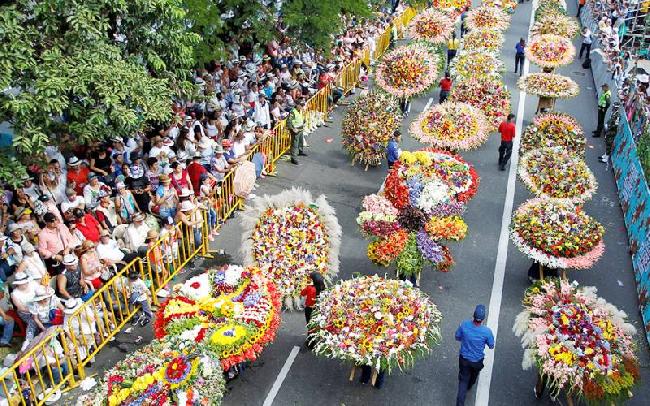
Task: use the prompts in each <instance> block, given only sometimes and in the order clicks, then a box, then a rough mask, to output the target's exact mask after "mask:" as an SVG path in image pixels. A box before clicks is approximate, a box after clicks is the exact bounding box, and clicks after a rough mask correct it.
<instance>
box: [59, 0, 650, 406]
mask: <svg viewBox="0 0 650 406" xmlns="http://www.w3.org/2000/svg"><path fill="white" fill-rule="evenodd" d="M575 7H576V6H575V5H574V4H573V3H572V4H570V5H569V13H570V14H573V15H575ZM531 8H532V6H531V2H527V3H524V4H520V5H519V7H518V8H517V10H516V12H515V14H514V16H513V18H512V24H511V26H510V28H509V30H508V31H507V32H506V42H505V45H504V51H503V59H504V61H505V62H506V65H507V68H508V70H507V72H506V73H505V75H504V80H505V83H506V84H507V86H508V88H509V89H510V90H511V91H512V106H513V107H512V108H513V112H515V113H517V106H518V103H519V97H520V93H519V91H518V90H517V89H516V80H517V78H518V75H515V74H514V73H512V69H513V63H514V61H513V59H514V45H515V43H516V42H517V41H518V40H519V38H520V37H524V38H525V37H526V36H527V32H528V25H529V21H530V12H531ZM574 44H575V45H577V46H578V47H579V45H580V44H579V41H578V40H576V41H575V42H574ZM537 70H538V69H537V68H536V67H534V66H531V71H537ZM559 73H561V74H564V75H567V76H570V77H572V78H573V79H574V80H576V81H577V83H578V84H579V85H580V87H581V93H580V96H578V97H577V98H575V99H571V100H566V101H562V100H561V101H558V103H557V105H556V110H557V111H563V112H567V113H570V114H572V115H574V116H575V117H577V118H578V120H579V121H580V122H581V123H582V125H583V126H584V128H585V132H586V133H587V134H588V135H589V134H590V133H591V131H592V130H593V129H594V128H595V124H596V95H595V91H594V88H593V87H594V84H593V79H592V77H591V73H590V72H589V71H585V70H583V69H582V68H581V67H580V63H579V62H574V63H573V64H572V65H570V66H567V67H564V68H562V69H560V70H559ZM429 98H433V103H436V102H437V100H438V91H437V90H434V91H433V92H432V93H431V94H427V95H424V96H422V97H419V98H417V99H415V100H413V103H412V112H411V115H410V116H409V117H407V118H406V119H405V120H404V122H403V125H402V131H403V134H408V126H409V124H410V122H411V120H413V119H414V118H415V117H417V114H418V113H419V112H421V111H422V110H423V109H424V107H425V105H426V104H427V102H428V100H429ZM536 105H537V99H536V98H534V97H530V96H529V97H526V99H525V104H524V111H523V120H524V121H523V125H524V127H525V126H526V125H527V124H528V122H529V121H530V120H531V119H532V117H533V115H534V112H535V109H536ZM342 113H343V109H342V108H339V109H337V110H336V111H335V112H334V114H333V118H334V122H333V123H332V124H331V127H330V128H325V127H323V128H321V129H319V130H318V131H317V132H316V133H314V134H312V135H310V136H309V137H308V142H309V143H310V145H311V147H310V148H309V149H308V150H307V152H308V153H309V156H308V157H306V158H303V159H301V161H300V163H301V165H300V166H293V165H291V164H288V163H286V162H280V163H279V166H278V175H279V176H278V177H276V178H266V179H264V180H262V181H260V182H258V188H257V190H256V191H255V193H256V194H258V195H261V194H265V193H266V194H274V193H278V192H280V191H282V190H284V189H286V188H290V187H292V186H298V187H302V188H305V189H308V190H310V191H311V192H312V193H313V194H316V195H317V194H325V195H326V196H327V198H328V200H329V202H330V204H331V205H332V206H333V207H334V208H335V209H336V212H337V215H338V219H339V222H340V224H341V226H342V228H343V240H342V246H341V252H340V260H341V266H340V273H339V276H338V277H339V278H340V279H348V278H350V277H351V276H352V274H353V273H360V274H363V275H371V274H375V273H377V274H381V275H383V274H389V275H392V274H393V272H394V269H393V268H380V267H377V266H375V265H374V264H372V263H371V262H370V261H369V260H368V258H367V256H366V247H367V241H366V240H365V239H364V238H363V237H362V236H361V234H360V232H359V231H358V228H357V225H356V222H355V219H356V216H357V214H358V212H359V211H360V205H361V200H362V199H363V197H364V196H365V195H368V194H371V193H374V192H376V191H377V189H378V188H379V186H380V184H381V182H382V181H383V178H384V176H385V174H386V166H385V165H383V166H380V167H377V168H370V169H369V170H368V171H367V172H366V171H364V170H363V167H360V166H359V165H357V166H354V167H353V166H351V165H350V158H349V157H348V156H347V154H346V153H345V151H344V150H343V149H342V146H341V141H340V123H341V115H342ZM520 113H521V112H520ZM518 135H519V134H518ZM601 140H602V138H601V139H592V138H591V137H589V138H588V139H587V145H588V148H587V153H586V159H587V162H588V164H589V166H590V167H591V169H592V170H593V171H594V174H595V175H596V177H597V179H598V182H599V188H598V192H597V194H596V195H595V196H594V198H593V200H592V201H590V202H588V203H587V204H586V205H585V209H586V211H587V212H588V213H589V214H590V215H592V216H594V217H595V218H596V219H598V220H599V221H600V222H601V223H602V224H603V225H604V226H605V228H606V234H605V243H606V247H607V248H606V251H605V255H604V257H603V258H602V259H601V260H600V261H599V262H598V263H597V264H596V265H595V266H594V267H593V269H591V270H588V271H581V272H572V273H570V278H572V279H575V280H577V281H578V282H580V284H582V285H594V286H596V287H598V289H599V294H600V295H601V296H602V297H604V298H605V299H607V300H608V301H610V302H611V303H613V304H615V305H616V306H618V307H619V308H621V309H624V310H625V311H626V312H627V313H628V314H629V316H630V321H631V322H632V323H633V324H634V325H635V326H637V328H639V329H642V323H641V318H640V315H639V312H638V309H637V300H636V291H635V289H636V288H635V285H634V276H633V271H632V265H631V260H630V257H629V252H628V244H627V237H626V234H625V228H624V223H623V218H622V213H621V209H620V207H619V205H618V199H617V197H616V186H615V184H614V179H613V175H612V172H611V170H608V169H607V168H606V166H605V165H604V164H601V163H599V162H598V161H597V157H598V156H599V155H601V154H603V153H604V145H603V142H602V141H601ZM498 145H499V137H498V135H497V134H493V135H492V136H491V138H490V139H489V141H488V142H487V143H486V144H485V145H483V146H482V147H481V148H480V149H478V150H476V151H472V152H468V153H464V154H462V155H463V156H464V157H465V159H466V160H468V161H469V162H471V163H472V164H473V165H474V166H475V167H476V170H477V171H478V173H479V175H480V176H481V183H480V187H479V190H478V193H477V195H476V196H475V197H474V199H473V200H472V201H471V202H470V203H469V206H468V210H467V211H466V213H465V215H464V219H465V221H466V223H467V224H468V226H469V233H468V236H467V237H466V238H465V240H463V241H460V242H458V243H449V244H448V246H449V247H450V248H451V250H452V252H453V255H454V259H455V261H456V265H455V267H454V269H453V270H452V272H450V273H437V272H425V273H424V274H423V275H422V280H421V288H422V289H423V290H424V291H425V292H427V293H428V294H430V295H431V298H432V300H433V301H434V302H435V303H436V305H437V306H438V307H439V309H440V310H441V312H442V314H443V317H444V319H443V324H442V331H443V342H442V344H441V345H440V346H438V347H436V348H435V349H434V350H433V352H432V353H431V355H430V356H429V357H428V358H426V359H424V360H421V361H419V362H418V363H417V364H416V366H415V368H414V369H412V370H410V371H407V372H403V373H399V372H397V373H394V374H393V375H390V376H389V377H387V379H386V382H385V385H384V387H383V388H382V389H381V390H376V389H374V388H372V387H368V386H362V385H360V384H359V383H358V382H354V383H350V382H348V376H349V372H350V369H349V366H346V365H343V364H341V363H339V362H338V361H335V360H328V359H323V358H319V357H317V356H315V355H314V354H312V353H310V352H309V351H307V350H306V349H304V348H302V344H303V342H304V340H305V325H304V316H303V314H302V313H300V312H284V313H283V315H282V317H283V318H282V325H281V328H280V330H279V332H278V335H277V339H276V340H275V342H274V343H273V344H272V345H270V346H269V347H267V348H266V350H265V351H264V353H263V354H262V356H261V357H260V358H259V360H258V361H257V362H255V363H254V364H253V365H252V366H251V367H250V368H249V369H248V370H246V371H245V372H244V373H243V374H242V375H241V376H240V377H239V378H238V379H236V380H235V381H232V382H230V383H229V384H228V390H229V392H228V394H227V395H226V396H225V398H224V401H223V404H224V405H226V406H249V405H250V406H259V405H262V404H264V402H265V399H267V396H268V394H269V392H270V391H271V390H272V387H273V386H274V383H276V379H278V376H279V375H280V374H281V370H282V369H283V365H284V364H285V361H286V360H287V358H288V357H289V354H290V353H291V351H292V349H293V348H294V347H296V346H297V347H300V351H299V352H298V354H297V356H296V357H295V360H294V362H293V363H292V364H291V366H290V369H289V370H288V371H287V373H286V377H285V379H284V381H283V382H282V385H281V386H280V388H279V390H278V391H277V395H276V397H275V400H274V402H273V405H275V406H289V405H310V406H317V405H347V406H353V405H453V404H454V403H455V397H456V388H457V372H458V361H457V358H458V347H459V346H458V343H456V342H455V341H454V337H453V334H454V331H455V329H456V327H457V326H458V324H459V323H460V322H461V321H462V320H464V319H467V318H469V317H470V316H471V314H472V311H473V309H474V306H475V305H476V304H478V303H483V304H485V305H488V304H489V303H490V299H491V292H492V287H493V279H494V278H493V274H494V270H495V263H496V260H497V245H498V240H499V235H500V233H501V222H502V215H503V211H504V202H505V199H506V183H507V177H508V173H509V172H507V171H506V172H501V171H499V170H498V166H497V148H498ZM422 146H423V145H422V144H420V143H418V142H417V141H415V140H414V139H412V138H411V137H410V136H408V135H405V136H404V137H403V141H402V148H403V149H406V150H415V149H418V148H420V147H422ZM530 197H531V196H530V195H529V193H528V191H527V190H526V188H525V187H524V185H523V184H522V183H521V182H519V181H518V180H517V182H516V189H515V195H514V208H515V209H516V208H517V207H518V206H519V204H521V202H523V201H524V200H526V199H528V198H530ZM240 243H241V227H240V224H239V221H238V219H237V217H236V216H235V219H233V220H229V221H228V222H227V223H226V224H225V225H224V227H223V228H222V231H221V235H220V236H219V237H217V238H216V241H215V242H214V243H213V248H215V249H223V250H225V252H226V254H227V256H228V257H229V260H230V261H232V262H234V263H240V262H241V260H242V258H241V254H240V252H239V248H240ZM207 265H208V264H205V265H204V266H207ZM529 265H530V260H528V259H527V258H526V257H525V256H524V255H522V254H521V253H519V251H518V250H517V249H516V248H515V247H514V246H513V245H512V244H510V243H509V244H508V249H507V262H506V272H505V278H504V281H503V288H502V290H501V292H502V296H501V298H502V302H501V307H500V315H499V318H498V321H499V329H498V331H497V345H496V348H495V350H494V351H495V352H494V368H493V374H492V380H491V384H490V386H489V404H490V405H550V404H552V402H551V401H550V399H549V398H548V397H546V398H545V399H543V400H539V401H538V400H535V399H534V397H533V394H532V387H533V385H534V383H535V372H534V371H533V370H529V371H523V370H522V369H521V359H522V354H523V350H522V348H521V345H520V343H519V339H518V338H517V337H515V336H514V334H513V333H512V324H513V322H514V319H515V316H516V315H517V313H519V312H520V311H521V298H522V295H523V291H524V289H525V288H526V287H527V286H528V285H527V278H526V270H527V269H528V266H529ZM199 268H203V266H199ZM197 271H198V270H197ZM185 276H187V274H186V275H185ZM489 316H490V315H488V317H489ZM137 335H142V336H144V340H143V341H142V343H144V342H147V341H148V339H149V338H150V336H151V333H150V332H146V331H144V329H136V330H135V331H134V332H133V333H131V334H120V335H118V337H117V340H116V341H115V342H113V343H111V345H110V346H109V348H108V349H106V350H105V351H103V352H102V354H100V356H98V357H97V360H98V362H97V364H96V365H97V370H101V369H103V368H105V367H110V366H112V365H113V364H114V363H115V361H116V360H118V359H121V358H122V357H123V356H124V354H125V353H127V352H130V351H132V350H133V349H134V348H135V347H137V346H139V345H136V344H135V342H134V341H135V339H136V337H137ZM637 341H638V353H639V356H640V360H641V364H642V384H641V385H639V386H637V387H636V388H635V391H634V392H635V396H634V398H633V399H632V400H631V401H630V402H629V403H628V404H630V405H642V404H647V399H650V385H647V384H646V385H644V384H643V383H644V382H647V381H648V379H650V371H649V368H648V365H649V360H650V357H649V352H648V345H647V343H646V342H645V340H644V338H643V335H642V334H638V335H637ZM74 394H75V392H72V393H71V394H70V395H72V397H74ZM474 399H475V389H473V390H472V391H471V392H470V393H469V395H468V401H467V404H468V405H472V404H474ZM68 401H70V397H68ZM68 401H67V402H68ZM562 401H563V402H565V401H564V399H562ZM67 402H65V403H67Z"/></svg>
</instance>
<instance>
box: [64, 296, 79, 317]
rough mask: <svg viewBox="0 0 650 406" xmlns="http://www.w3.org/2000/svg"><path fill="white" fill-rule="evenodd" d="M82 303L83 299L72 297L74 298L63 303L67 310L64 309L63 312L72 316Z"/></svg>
mask: <svg viewBox="0 0 650 406" xmlns="http://www.w3.org/2000/svg"><path fill="white" fill-rule="evenodd" d="M81 303H82V301H81V299H78V298H74V297H72V298H70V299H68V300H66V301H65V302H63V305H64V306H65V309H63V312H64V313H65V314H72V313H74V312H75V311H76V310H77V309H78V308H80V307H81Z"/></svg>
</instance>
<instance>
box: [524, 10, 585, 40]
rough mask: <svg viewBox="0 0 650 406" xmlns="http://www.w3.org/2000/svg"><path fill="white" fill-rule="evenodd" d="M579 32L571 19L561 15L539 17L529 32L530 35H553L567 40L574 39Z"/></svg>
mask: <svg viewBox="0 0 650 406" xmlns="http://www.w3.org/2000/svg"><path fill="white" fill-rule="evenodd" d="M579 31H580V26H579V25H578V23H577V22H576V20H575V19H574V18H573V17H567V16H563V15H547V16H543V17H540V18H539V19H538V20H537V21H535V24H533V27H532V28H531V30H530V35H531V36H533V37H535V36H537V35H544V34H555V35H559V36H561V37H565V38H568V39H572V38H574V37H575V36H576V35H577V34H578V32H579Z"/></svg>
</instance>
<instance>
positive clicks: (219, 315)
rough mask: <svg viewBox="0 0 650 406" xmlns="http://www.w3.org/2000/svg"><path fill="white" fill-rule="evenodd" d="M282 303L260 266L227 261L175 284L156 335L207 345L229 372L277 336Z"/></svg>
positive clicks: (158, 319) (161, 311) (254, 356)
mask: <svg viewBox="0 0 650 406" xmlns="http://www.w3.org/2000/svg"><path fill="white" fill-rule="evenodd" d="M281 307H282V304H281V302H280V295H279V293H278V292H277V289H276V287H275V283H273V282H272V281H271V280H269V279H267V278H266V276H264V274H263V273H262V271H261V270H260V269H259V268H253V267H248V268H243V267H241V266H237V265H227V266H225V267H223V268H220V269H212V270H209V271H208V272H205V273H203V274H201V275H198V276H195V277H193V278H190V279H188V280H187V281H186V282H185V283H184V284H182V285H178V286H175V287H174V294H173V295H172V296H171V297H170V298H169V300H167V301H166V302H165V303H163V304H161V306H160V308H159V309H158V312H157V314H156V322H155V325H154V333H155V335H156V338H158V339H162V338H165V339H167V340H170V341H173V342H175V343H177V345H179V346H182V345H184V344H186V343H190V344H193V343H198V344H201V345H203V346H204V347H205V348H206V350H207V351H209V352H210V353H211V354H213V356H214V357H215V358H216V359H219V360H220V362H221V368H222V369H223V370H225V371H227V370H228V369H230V368H231V367H232V366H234V365H237V364H239V363H241V362H244V361H254V360H255V359H257V357H258V356H259V354H260V353H261V352H262V350H263V349H264V347H265V346H266V345H267V344H269V343H271V342H272V341H273V340H274V339H275V334H276V332H277V330H278V327H279V325H280V311H281Z"/></svg>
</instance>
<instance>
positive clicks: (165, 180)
mask: <svg viewBox="0 0 650 406" xmlns="http://www.w3.org/2000/svg"><path fill="white" fill-rule="evenodd" d="M158 180H159V181H160V183H162V184H165V185H169V184H170V183H172V179H171V178H170V177H169V176H168V175H165V174H162V175H160V176H158Z"/></svg>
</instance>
